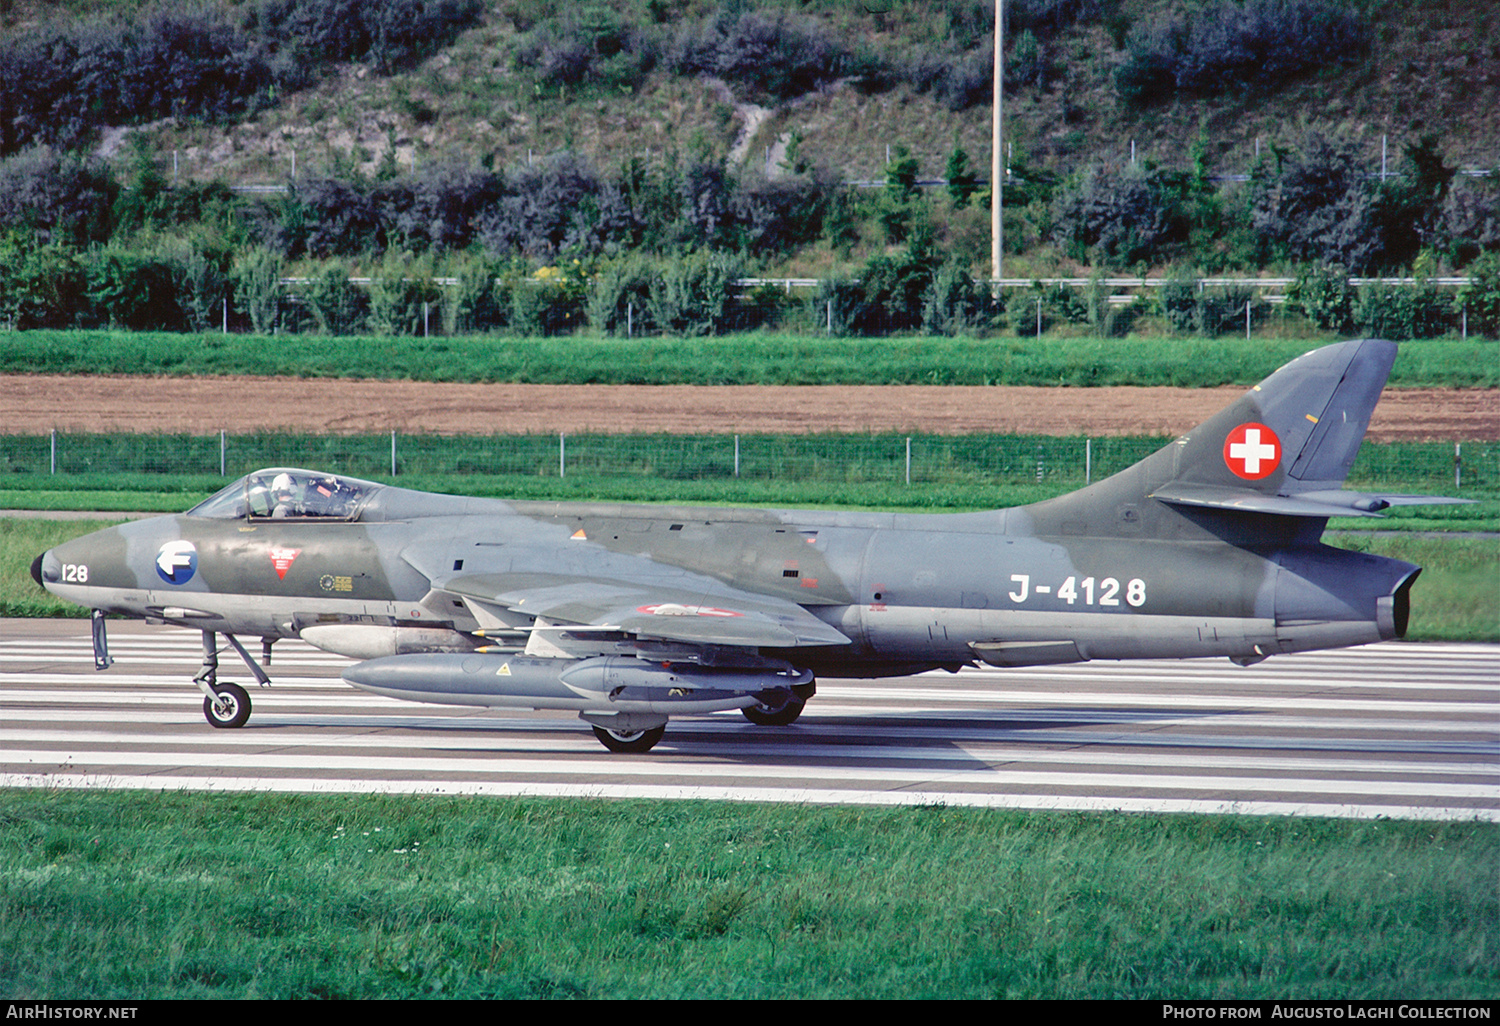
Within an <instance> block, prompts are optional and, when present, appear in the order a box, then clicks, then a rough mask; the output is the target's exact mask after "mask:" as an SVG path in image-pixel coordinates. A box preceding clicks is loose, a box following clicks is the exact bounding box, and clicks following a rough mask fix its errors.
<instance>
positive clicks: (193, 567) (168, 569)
mask: <svg viewBox="0 0 1500 1026" xmlns="http://www.w3.org/2000/svg"><path fill="white" fill-rule="evenodd" d="M197 572H198V550H197V549H196V548H195V547H194V546H193V543H192V542H190V541H185V540H178V541H169V542H167V543H166V544H165V545H163V546H162V547H161V550H160V551H158V552H157V554H156V573H157V575H158V576H159V577H161V579H162V580H164V581H166V582H167V583H168V584H186V583H187V582H188V581H191V580H192V579H193V574H195V573H197Z"/></svg>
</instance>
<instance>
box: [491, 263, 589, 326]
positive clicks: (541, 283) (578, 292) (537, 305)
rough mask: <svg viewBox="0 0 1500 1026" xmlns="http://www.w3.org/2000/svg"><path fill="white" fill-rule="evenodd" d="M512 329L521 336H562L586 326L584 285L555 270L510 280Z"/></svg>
mask: <svg viewBox="0 0 1500 1026" xmlns="http://www.w3.org/2000/svg"><path fill="white" fill-rule="evenodd" d="M506 287H507V289H508V292H509V296H510V327H511V330H512V331H514V332H516V333H517V334H519V335H560V334H563V333H564V332H569V331H573V330H575V329H576V328H577V327H578V326H579V325H580V324H582V323H583V302H584V290H583V282H582V280H581V279H579V278H578V277H576V276H570V275H568V274H567V273H566V272H564V271H562V270H560V269H559V268H556V267H551V266H548V267H541V268H538V269H537V272H536V273H535V274H534V275H529V276H524V277H522V276H508V277H507V280H506Z"/></svg>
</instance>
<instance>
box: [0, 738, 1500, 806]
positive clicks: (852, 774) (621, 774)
mask: <svg viewBox="0 0 1500 1026" xmlns="http://www.w3.org/2000/svg"><path fill="white" fill-rule="evenodd" d="M0 755H3V757H0V766H4V767H8V768H9V770H10V771H11V772H27V771H31V772H37V771H45V772H52V773H79V772H81V771H80V770H78V769H76V768H75V767H76V766H88V767H90V769H89V773H88V775H90V776H100V775H103V776H107V775H109V774H108V770H109V769H112V768H121V769H125V768H129V769H140V768H144V767H160V768H161V769H163V770H175V771H180V770H183V769H189V768H192V769H214V770H232V769H233V768H234V766H235V765H236V763H237V761H238V760H237V759H236V758H235V757H234V756H232V755H228V754H224V753H208V752H187V753H183V752H178V753H166V754H158V753H155V752H49V751H41V750H21V751H9V752H4V753H0ZM605 758H607V757H601V758H600V760H581V761H565V760H557V759H544V760H538V759H525V758H511V759H506V760H505V761H503V762H498V763H497V762H495V761H493V760H481V759H471V758H446V759H418V758H405V757H399V756H378V755H362V756H357V757H355V756H333V755H328V754H319V755H306V756H304V755H273V754H266V753H259V754H257V755H256V756H255V760H254V766H255V768H256V769H257V770H258V771H260V772H262V773H265V772H268V771H269V772H274V771H277V770H296V771H301V772H309V771H326V772H330V773H336V772H340V771H343V772H348V771H351V770H354V771H359V772H362V773H382V774H403V773H405V774H409V773H421V774H423V775H426V776H432V775H436V774H451V773H461V774H479V775H491V776H509V775H517V774H519V775H534V776H543V777H568V776H586V777H597V776H600V775H604V776H607V777H610V778H613V779H621V778H649V777H661V776H671V777H674V778H685V779H689V780H703V779H719V778H729V779H735V778H740V777H750V778H757V777H764V776H774V775H775V774H776V773H777V772H778V771H776V770H774V769H771V770H767V771H759V772H757V771H756V770H754V769H750V768H746V767H743V766H740V765H737V764H736V765H711V766H704V765H698V764H693V765H687V766H683V765H681V764H679V763H678V762H676V761H672V760H666V761H663V760H661V759H631V760H612V761H611V762H610V764H609V766H608V767H607V769H606V767H604V766H601V765H600V761H601V760H602V759H605ZM980 778H982V779H983V782H984V783H985V784H988V785H991V786H994V785H1001V786H1005V787H1077V788H1089V789H1095V790H1097V789H1109V788H1129V789H1131V790H1133V791H1188V792H1192V791H1213V792H1249V793H1255V794H1306V793H1323V794H1328V793H1333V794H1347V795H1389V796H1409V797H1416V798H1440V799H1452V800H1462V799H1480V800H1486V801H1489V800H1494V799H1495V798H1497V797H1500V790H1497V788H1496V787H1495V786H1494V785H1493V784H1449V783H1434V782H1423V783H1419V784H1412V783H1403V782H1399V781H1390V780H1346V779H1326V778H1321V779H1320V778H1284V777H1212V776H1202V775H1191V776H1188V775H1178V774H1139V773H1137V774H1127V773H1099V772H1096V771H1092V770H1089V771H1084V770H1079V771H1071V770H1066V769H1064V770H1057V771H1050V772H1045V773H1043V772H1031V771H1025V770H1012V769H1000V768H996V767H977V768H973V769H948V770H944V771H942V772H940V773H933V772H930V771H922V770H902V769H893V768H850V767H845V768H843V769H841V770H840V771H839V779H840V780H843V781H845V782H848V783H865V784H872V785H873V784H879V785H884V786H905V785H909V784H932V783H934V782H939V781H946V782H948V783H949V784H958V783H970V782H974V781H977V780H979V779H980Z"/></svg>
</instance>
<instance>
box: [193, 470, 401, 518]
mask: <svg viewBox="0 0 1500 1026" xmlns="http://www.w3.org/2000/svg"><path fill="white" fill-rule="evenodd" d="M380 487H382V486H381V485H378V484H373V483H371V482H369V481H360V480H357V479H355V478H352V477H343V476H341V475H339V474H321V473H318V472H316V471H312V470H297V469H295V468H292V467H276V468H273V469H270V470H258V471H256V472H255V473H253V474H246V475H245V476H244V477H242V478H240V479H239V480H238V481H236V482H235V483H234V484H232V485H229V486H228V487H227V488H224V489H223V490H222V491H219V492H218V493H216V494H214V495H212V496H210V497H209V498H207V499H205V500H203V501H202V502H200V503H199V504H198V505H196V506H194V507H193V508H192V509H190V510H188V511H187V515H188V516H190V517H211V518H213V519H216V520H246V519H248V520H353V519H355V518H356V516H357V515H358V512H359V509H360V507H361V506H362V505H364V502H365V500H366V499H367V498H369V496H370V495H371V494H372V493H373V492H375V491H376V490H377V489H379V488H380Z"/></svg>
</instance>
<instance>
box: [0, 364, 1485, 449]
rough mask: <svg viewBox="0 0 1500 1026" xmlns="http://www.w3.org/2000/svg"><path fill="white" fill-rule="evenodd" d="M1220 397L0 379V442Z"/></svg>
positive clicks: (1058, 408) (1147, 428) (810, 426)
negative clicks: (52, 436) (52, 434)
mask: <svg viewBox="0 0 1500 1026" xmlns="http://www.w3.org/2000/svg"><path fill="white" fill-rule="evenodd" d="M1243 392H1244V389H1242V388H1238V387H1228V388H1204V389H1190V388H1154V387H1153V388H1031V387H1003V386H988V387H986V386H979V387H964V386H925V385H913V386H867V387H866V386H829V387H816V386H786V387H780V386H725V387H705V386H692V385H665V386H651V385H473V384H433V383H427V382H411V381H362V380H359V381H350V380H329V379H316V380H306V379H294V378H250V377H239V378H237V377H213V378H166V377H163V378H146V377H69V376H50V375H14V376H0V433H5V434H39V433H46V432H47V431H49V430H53V429H56V430H58V431H66V432H126V433H133V432H162V433H182V434H209V433H212V432H217V431H221V430H222V431H227V432H229V433H231V434H244V433H250V432H259V431H285V432H288V433H321V432H331V433H338V434H365V433H375V432H387V431H398V432H401V433H403V434H527V433H539V434H550V433H557V432H566V433H569V434H582V433H652V432H665V433H724V434H736V433H737V434H756V433H783V432H784V433H804V432H818V431H833V432H867V431H869V432H882V431H909V432H914V433H933V434H968V433H983V432H995V433H1005V434H1010V433H1019V434H1045V435H1093V436H1102V435H1158V434H1159V435H1172V434H1178V433H1180V432H1182V431H1185V430H1187V429H1189V428H1191V427H1193V426H1194V425H1196V424H1198V423H1200V422H1201V421H1203V420H1206V419H1207V418H1208V417H1209V416H1210V415H1212V414H1213V413H1215V412H1216V411H1218V410H1219V409H1220V408H1222V407H1224V406H1226V405H1228V404H1229V403H1230V402H1232V401H1233V400H1234V399H1235V398H1237V397H1238V396H1240V395H1241V394H1242V393H1243ZM1369 437H1370V438H1372V439H1374V440H1377V441H1421V440H1429V441H1432V440H1453V441H1468V440H1475V441H1477V440H1496V439H1500V390H1494V389H1390V390H1388V391H1386V393H1385V395H1384V397H1383V398H1382V399H1381V402H1380V405H1379V406H1378V407H1377V408H1376V410H1375V416H1374V418H1373V420H1372V421H1371V424H1370V433H1369Z"/></svg>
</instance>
